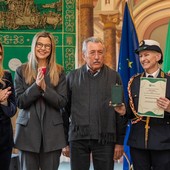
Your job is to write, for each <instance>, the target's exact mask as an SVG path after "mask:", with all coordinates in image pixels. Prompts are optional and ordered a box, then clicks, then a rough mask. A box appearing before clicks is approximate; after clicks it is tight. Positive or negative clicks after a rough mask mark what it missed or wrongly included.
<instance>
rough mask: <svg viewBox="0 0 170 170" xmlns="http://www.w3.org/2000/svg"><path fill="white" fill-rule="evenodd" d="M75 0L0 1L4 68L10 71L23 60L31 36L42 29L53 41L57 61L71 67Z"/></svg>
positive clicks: (74, 38)
mask: <svg viewBox="0 0 170 170" xmlns="http://www.w3.org/2000/svg"><path fill="white" fill-rule="evenodd" d="M75 8H76V0H64V1H62V0H0V42H1V43H2V44H3V46H4V52H5V58H4V68H5V69H9V70H10V71H11V72H12V74H13V75H14V72H15V70H16V68H17V67H18V66H19V65H21V64H22V63H24V62H26V61H27V55H28V53H29V51H30V47H31V46H30V45H31V42H32V38H33V36H34V35H35V34H36V33H37V32H39V31H42V30H46V31H49V32H51V33H52V34H53V35H54V36H55V40H56V54H57V62H58V63H59V64H61V65H63V66H64V68H65V71H66V72H69V71H70V70H72V69H74V68H75V44H76V42H75V41H76V30H75V29H76V25H75V23H76V12H75Z"/></svg>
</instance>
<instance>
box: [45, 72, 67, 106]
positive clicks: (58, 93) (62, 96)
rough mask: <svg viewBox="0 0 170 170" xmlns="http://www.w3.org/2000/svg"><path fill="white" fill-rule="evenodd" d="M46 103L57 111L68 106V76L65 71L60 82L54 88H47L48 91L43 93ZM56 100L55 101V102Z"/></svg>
mask: <svg viewBox="0 0 170 170" xmlns="http://www.w3.org/2000/svg"><path fill="white" fill-rule="evenodd" d="M43 98H44V99H45V101H46V102H47V103H48V104H49V105H51V106H52V107H54V108H56V109H61V108H63V107H65V105H66V104H67V86H66V75H65V73H64V71H62V73H61V74H60V78H59V82H58V84H57V86H55V87H54V88H53V87H51V86H48V85H47V86H46V90H45V92H44V93H43ZM54 99H55V100H54Z"/></svg>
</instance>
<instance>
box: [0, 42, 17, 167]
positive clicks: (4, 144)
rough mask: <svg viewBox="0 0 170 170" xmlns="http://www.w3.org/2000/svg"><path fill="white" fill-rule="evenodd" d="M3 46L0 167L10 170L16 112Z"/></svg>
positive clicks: (0, 78) (0, 80) (0, 95)
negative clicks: (4, 62)
mask: <svg viewBox="0 0 170 170" xmlns="http://www.w3.org/2000/svg"><path fill="white" fill-rule="evenodd" d="M3 53H4V52H3V47H2V44H1V43H0V169H3V170H8V169H9V165H10V160H11V153H12V147H13V130H12V125H11V120H10V118H11V117H12V116H14V115H15V113H16V102H15V94H14V87H13V81H12V76H11V73H10V72H9V71H5V70H4V69H3V58H4V55H3Z"/></svg>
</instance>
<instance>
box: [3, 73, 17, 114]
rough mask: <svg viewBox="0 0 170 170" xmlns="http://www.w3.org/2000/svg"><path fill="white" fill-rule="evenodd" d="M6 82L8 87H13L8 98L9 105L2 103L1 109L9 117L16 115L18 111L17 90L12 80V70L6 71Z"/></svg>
mask: <svg viewBox="0 0 170 170" xmlns="http://www.w3.org/2000/svg"><path fill="white" fill-rule="evenodd" d="M4 78H5V80H6V81H5V83H6V88H7V87H11V91H12V93H11V95H10V96H9V98H8V106H5V105H2V104H0V106H1V109H2V111H3V113H4V114H5V115H6V116H8V117H12V116H14V115H15V113H16V111H17V107H16V101H15V91H14V85H13V80H12V75H11V73H10V72H5V77H4Z"/></svg>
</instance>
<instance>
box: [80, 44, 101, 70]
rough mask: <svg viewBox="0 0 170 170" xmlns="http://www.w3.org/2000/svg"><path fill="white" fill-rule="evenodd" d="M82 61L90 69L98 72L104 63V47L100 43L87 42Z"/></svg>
mask: <svg viewBox="0 0 170 170" xmlns="http://www.w3.org/2000/svg"><path fill="white" fill-rule="evenodd" d="M83 59H84V60H85V62H86V63H87V65H88V66H89V68H90V69H92V70H93V71H96V70H99V69H100V68H101V67H102V66H103V62H104V47H103V45H102V44H101V43H100V42H88V44H87V51H86V52H85V54H84V56H83Z"/></svg>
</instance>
